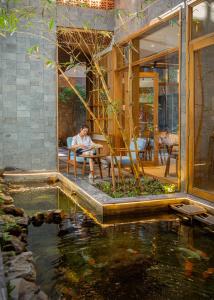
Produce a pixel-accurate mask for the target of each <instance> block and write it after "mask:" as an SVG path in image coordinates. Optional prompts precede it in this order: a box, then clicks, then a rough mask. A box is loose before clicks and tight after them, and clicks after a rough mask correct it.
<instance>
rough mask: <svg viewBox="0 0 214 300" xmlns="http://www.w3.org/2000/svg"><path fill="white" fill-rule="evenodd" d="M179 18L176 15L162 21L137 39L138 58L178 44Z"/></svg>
mask: <svg viewBox="0 0 214 300" xmlns="http://www.w3.org/2000/svg"><path fill="white" fill-rule="evenodd" d="M178 36H179V20H178V17H176V18H173V19H171V20H168V21H167V22H164V23H163V24H162V25H161V26H159V27H158V29H157V28H155V29H153V30H151V31H149V32H148V33H146V34H143V35H142V36H141V37H140V38H139V39H140V40H139V47H140V55H139V56H140V58H145V57H148V56H151V55H153V54H156V53H159V52H161V51H164V50H168V49H172V48H176V47H178V44H179V39H178Z"/></svg>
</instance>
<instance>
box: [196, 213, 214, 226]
mask: <svg viewBox="0 0 214 300" xmlns="http://www.w3.org/2000/svg"><path fill="white" fill-rule="evenodd" d="M194 219H196V220H198V221H200V222H202V223H204V224H206V225H214V216H213V215H211V214H207V213H203V214H200V215H196V216H194Z"/></svg>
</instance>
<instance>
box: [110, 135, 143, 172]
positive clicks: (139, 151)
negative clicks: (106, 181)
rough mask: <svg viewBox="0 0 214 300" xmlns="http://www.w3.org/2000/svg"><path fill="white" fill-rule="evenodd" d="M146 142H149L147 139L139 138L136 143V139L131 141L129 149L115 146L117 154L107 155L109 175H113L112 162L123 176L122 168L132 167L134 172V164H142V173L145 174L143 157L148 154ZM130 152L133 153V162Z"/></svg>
mask: <svg viewBox="0 0 214 300" xmlns="http://www.w3.org/2000/svg"><path fill="white" fill-rule="evenodd" d="M146 144H147V139H144V138H137V139H136V143H135V142H134V140H132V141H131V143H130V146H129V149H127V148H114V151H115V153H116V155H115V156H107V157H106V161H107V163H108V176H109V177H110V175H111V168H112V164H113V167H114V168H115V167H118V171H119V172H118V173H119V177H120V176H121V174H120V170H121V169H122V168H130V169H131V171H132V172H134V170H133V164H134V165H138V166H140V168H141V174H142V175H144V168H143V159H144V157H145V154H146V146H147V145H146ZM128 152H130V153H131V156H132V162H133V164H132V162H131V159H130V156H129V154H128ZM112 162H113V163H112Z"/></svg>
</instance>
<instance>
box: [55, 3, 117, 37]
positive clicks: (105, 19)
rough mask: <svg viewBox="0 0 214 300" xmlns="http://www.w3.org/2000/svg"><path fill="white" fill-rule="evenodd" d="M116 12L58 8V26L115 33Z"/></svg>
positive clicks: (71, 7)
mask: <svg viewBox="0 0 214 300" xmlns="http://www.w3.org/2000/svg"><path fill="white" fill-rule="evenodd" d="M114 25H115V23H114V10H98V9H93V8H83V7H73V6H66V5H58V6H57V26H59V27H60V26H62V27H71V28H72V27H73V28H90V29H96V30H108V31H114Z"/></svg>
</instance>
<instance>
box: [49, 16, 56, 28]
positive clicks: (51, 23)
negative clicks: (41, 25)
mask: <svg viewBox="0 0 214 300" xmlns="http://www.w3.org/2000/svg"><path fill="white" fill-rule="evenodd" d="M54 24H55V22H54V19H53V18H51V19H50V22H49V24H48V27H49V30H52V29H53V28H54Z"/></svg>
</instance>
